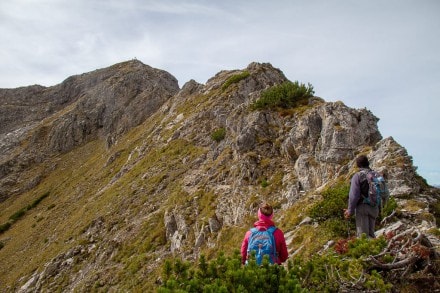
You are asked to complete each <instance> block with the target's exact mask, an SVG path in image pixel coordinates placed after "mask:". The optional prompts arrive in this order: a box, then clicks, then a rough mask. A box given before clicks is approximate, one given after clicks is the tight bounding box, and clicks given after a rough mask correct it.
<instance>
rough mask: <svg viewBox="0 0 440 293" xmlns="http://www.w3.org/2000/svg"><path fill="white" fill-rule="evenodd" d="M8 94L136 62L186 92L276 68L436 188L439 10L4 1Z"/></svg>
mask: <svg viewBox="0 0 440 293" xmlns="http://www.w3.org/2000/svg"><path fill="white" fill-rule="evenodd" d="M0 38H1V42H0V88H16V87H21V86H28V85H33V84H40V85H44V86H52V85H56V84H59V83H61V82H62V81H63V80H65V79H66V78H67V77H69V76H72V75H77V74H81V73H85V72H89V71H93V70H95V69H98V68H104V67H108V66H111V65H113V64H115V63H119V62H123V61H127V60H131V59H134V58H136V59H138V60H140V61H142V62H143V63H145V64H148V65H150V66H152V67H155V68H159V69H163V70H166V71H168V72H169V73H171V74H172V75H174V76H175V77H176V78H177V79H178V81H179V85H180V87H182V86H183V85H184V84H185V83H186V82H187V81H189V80H191V79H194V80H196V81H197V82H200V83H206V81H207V80H208V79H209V78H211V77H213V76H214V75H215V74H216V73H217V72H219V71H221V70H233V69H242V68H245V67H246V66H247V65H248V64H249V63H251V62H269V63H271V64H272V65H273V66H274V67H276V68H279V69H281V70H282V71H283V72H284V74H285V75H286V77H287V78H288V79H289V80H291V81H295V80H298V81H300V82H303V83H308V82H310V83H311V84H312V85H313V87H314V89H315V94H316V95H317V96H320V97H321V98H323V99H325V100H326V101H342V102H344V103H345V104H346V105H347V106H349V107H353V108H367V109H369V110H370V111H371V112H372V113H373V114H374V115H376V116H377V117H378V118H379V119H380V121H379V123H378V125H379V131H380V132H381V133H382V136H383V137H384V138H385V137H388V136H392V137H393V138H394V139H395V140H396V141H397V142H398V143H399V144H401V145H402V146H404V147H405V148H406V149H407V151H408V153H409V155H410V156H412V157H413V162H414V165H415V166H417V167H418V173H419V174H420V175H421V176H422V177H424V178H425V179H426V180H427V181H428V183H429V184H439V185H440V155H439V152H438V151H437V149H438V148H439V145H440V131H439V130H438V127H440V114H439V108H440V107H439V106H440V1H437V0H301V1H300V0H290V1H289V0H273V1H267V0H253V1H245V0H222V1H207V0H205V1H203V0H194V1H187V0H181V1H178V0H168V1H167V0H157V1H148V0H124V1H121V0H75V1H72V0H8V1H6V0H2V1H1V2H0Z"/></svg>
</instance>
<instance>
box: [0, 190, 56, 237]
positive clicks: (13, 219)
mask: <svg viewBox="0 0 440 293" xmlns="http://www.w3.org/2000/svg"><path fill="white" fill-rule="evenodd" d="M47 196H49V192H46V193H44V194H43V195H41V196H40V197H39V198H37V199H36V200H35V201H34V202H33V203H32V204H30V205H28V206H27V207H24V208H21V209H20V210H18V211H16V212H15V213H14V214H12V215H11V216H10V217H9V221H8V222H7V223H4V224H1V225H0V234H1V233H3V232H5V231H7V230H9V228H11V226H12V224H14V223H15V222H17V221H18V220H20V219H21V218H22V217H23V216H24V215H25V214H26V212H27V211H29V210H31V209H33V208H35V207H37V205H38V204H39V203H40V202H41V201H42V200H43V199H45V198H46V197H47Z"/></svg>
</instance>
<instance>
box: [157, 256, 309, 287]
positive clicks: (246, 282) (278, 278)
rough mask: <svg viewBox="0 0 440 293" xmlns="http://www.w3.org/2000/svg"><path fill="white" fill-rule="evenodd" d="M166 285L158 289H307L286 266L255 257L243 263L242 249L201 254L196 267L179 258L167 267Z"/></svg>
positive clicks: (164, 271)
mask: <svg viewBox="0 0 440 293" xmlns="http://www.w3.org/2000/svg"><path fill="white" fill-rule="evenodd" d="M163 279H164V283H163V285H162V286H161V287H160V288H159V289H158V292H306V290H305V289H303V288H301V285H300V284H299V281H298V279H297V278H296V276H295V275H294V274H292V273H290V272H288V271H286V269H285V268H284V267H283V266H278V265H270V264H269V262H268V259H267V258H266V259H264V260H263V264H262V265H261V266H258V265H257V264H256V262H255V260H250V262H249V264H248V265H245V266H242V264H241V256H240V253H239V252H238V251H235V252H234V255H233V256H232V257H226V256H225V255H224V254H223V253H220V254H219V255H218V257H217V259H214V260H212V261H210V262H208V261H206V258H205V257H204V256H201V257H200V259H199V263H198V265H197V266H196V267H194V266H192V265H190V264H189V263H187V262H182V261H181V260H179V259H176V260H174V261H173V262H170V261H167V262H165V264H164V267H163Z"/></svg>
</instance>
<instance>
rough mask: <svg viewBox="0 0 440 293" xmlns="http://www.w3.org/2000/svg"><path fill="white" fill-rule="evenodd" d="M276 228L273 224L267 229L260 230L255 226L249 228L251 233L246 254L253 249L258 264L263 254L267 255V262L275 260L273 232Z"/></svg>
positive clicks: (249, 253)
mask: <svg viewBox="0 0 440 293" xmlns="http://www.w3.org/2000/svg"><path fill="white" fill-rule="evenodd" d="M276 229H277V228H276V227H274V226H271V227H269V228H268V229H267V230H263V231H260V230H258V229H257V228H252V229H251V235H250V236H249V243H248V249H247V256H248V258H249V256H250V255H251V254H252V253H253V251H255V260H256V262H257V264H258V265H261V263H262V261H263V256H265V255H269V262H270V263H271V264H273V263H275V262H276V259H277V250H276V247H275V238H274V237H273V232H274V231H275V230H276ZM246 263H247V261H246Z"/></svg>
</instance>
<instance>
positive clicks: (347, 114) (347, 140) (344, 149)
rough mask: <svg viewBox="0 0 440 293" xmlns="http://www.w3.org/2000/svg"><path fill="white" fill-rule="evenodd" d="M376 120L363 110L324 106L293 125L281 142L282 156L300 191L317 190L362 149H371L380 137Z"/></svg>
mask: <svg viewBox="0 0 440 293" xmlns="http://www.w3.org/2000/svg"><path fill="white" fill-rule="evenodd" d="M377 121H378V119H377V118H376V117H375V116H374V115H373V114H372V113H371V112H369V111H367V110H365V109H361V110H356V109H351V108H348V107H347V106H345V105H344V104H342V103H340V102H337V103H325V104H322V105H320V106H317V107H314V108H313V109H312V110H310V111H307V112H306V113H304V114H303V115H302V116H300V117H298V118H297V119H296V120H294V121H293V123H292V128H291V130H290V132H289V134H288V135H287V138H286V139H285V141H284V142H283V147H282V149H283V153H284V154H285V155H286V156H287V157H288V158H289V159H290V160H292V161H293V162H295V170H296V172H297V175H298V180H299V182H300V183H301V186H302V188H304V189H305V190H310V189H311V188H316V187H319V186H320V185H322V184H324V183H325V182H326V181H328V180H330V179H332V178H334V177H335V175H337V174H338V172H339V169H340V168H341V166H343V165H344V164H345V163H346V162H347V161H349V160H351V159H353V157H354V155H355V154H356V153H358V152H359V151H360V150H361V149H362V148H364V147H367V146H373V145H375V144H376V143H377V142H378V141H380V140H381V138H382V136H381V134H380V132H379V130H378V128H377Z"/></svg>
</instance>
